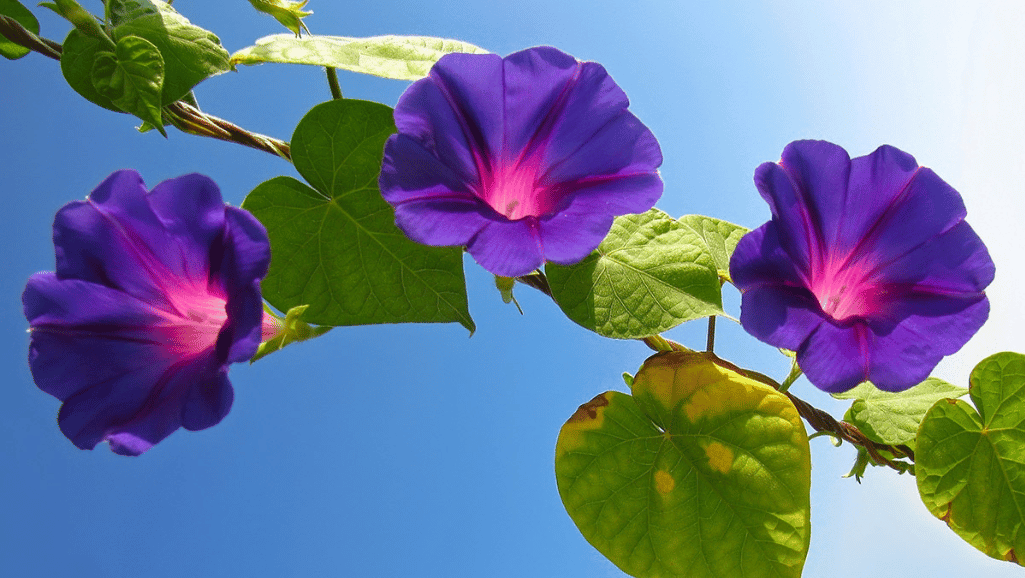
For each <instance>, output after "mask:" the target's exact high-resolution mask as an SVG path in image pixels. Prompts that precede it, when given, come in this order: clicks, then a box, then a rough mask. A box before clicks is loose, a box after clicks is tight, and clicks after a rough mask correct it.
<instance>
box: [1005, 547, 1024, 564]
mask: <svg viewBox="0 0 1025 578" xmlns="http://www.w3.org/2000/svg"><path fill="white" fill-rule="evenodd" d="M1004 560H1006V561H1008V562H1014V563H1015V564H1021V562H1019V561H1018V556H1017V555H1016V554H1015V553H1014V548H1011V549H1010V550H1008V551H1007V553H1006V554H1004Z"/></svg>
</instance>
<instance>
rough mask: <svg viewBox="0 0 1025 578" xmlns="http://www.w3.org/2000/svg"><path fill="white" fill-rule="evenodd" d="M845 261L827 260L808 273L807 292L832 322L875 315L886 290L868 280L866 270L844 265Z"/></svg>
mask: <svg viewBox="0 0 1025 578" xmlns="http://www.w3.org/2000/svg"><path fill="white" fill-rule="evenodd" d="M846 261H847V259H846V258H836V257H829V258H827V260H826V263H825V266H824V267H822V268H821V269H820V270H818V271H813V272H812V278H811V283H810V287H809V289H811V292H812V293H813V294H814V295H815V298H816V299H818V302H819V306H820V307H822V311H823V312H825V313H826V315H829V316H830V317H832V318H833V319H835V320H836V321H845V320H847V319H850V318H852V317H871V316H874V315H876V316H877V315H878V314H879V313H880V312H882V310H883V309H884V308H885V303H886V290H885V289H884V288H882V287H880V286H879V285H878V284H876V283H875V282H873V280H872V279H870V278H869V277H868V275H867V271H866V270H865V269H866V267H864V266H863V265H859V264H857V263H853V264H847V265H846V266H844V264H845V262H846Z"/></svg>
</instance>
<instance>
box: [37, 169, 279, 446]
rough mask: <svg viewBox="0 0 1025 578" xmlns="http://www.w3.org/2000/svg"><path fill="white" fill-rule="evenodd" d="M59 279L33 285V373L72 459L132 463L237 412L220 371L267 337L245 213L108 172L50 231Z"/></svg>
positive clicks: (210, 197) (264, 247)
mask: <svg viewBox="0 0 1025 578" xmlns="http://www.w3.org/2000/svg"><path fill="white" fill-rule="evenodd" d="M54 245H55V247H56V249H57V272H56V273H40V274H36V275H33V276H32V278H30V279H29V282H28V285H27V286H26V288H25V292H24V294H23V296H22V301H23V304H24V310H25V316H26V318H27V319H28V321H29V323H30V325H31V327H32V329H31V335H32V339H31V343H30V346H29V365H30V368H31V370H32V375H33V378H34V379H35V381H36V384H37V385H38V386H39V388H40V389H42V390H43V391H46V392H47V393H50V394H52V395H54V396H55V397H57V398H58V399H60V400H61V401H63V402H64V403H63V405H62V406H61V410H60V413H59V415H58V423H59V425H60V428H61V431H62V432H64V434H65V435H66V436H67V437H68V438H69V439H70V440H72V442H74V443H75V445H77V446H78V447H80V448H86V449H91V448H93V447H94V446H95V445H96V444H98V443H100V442H102V441H104V440H107V441H109V442H110V446H111V449H112V450H113V451H115V452H117V453H121V454H126V455H138V454H139V453H141V452H144V451H146V450H147V449H149V448H150V447H152V446H153V444H156V443H157V442H159V441H160V440H162V439H163V438H165V437H166V436H168V435H169V434H170V433H171V432H173V431H174V430H176V429H178V428H179V427H182V426H184V427H186V428H188V429H202V428H205V427H209V426H211V425H213V424H215V423H217V422H219V421H220V420H221V419H223V417H224V416H225V415H226V414H227V412H228V410H229V409H230V407H231V402H232V399H233V392H232V389H231V386H230V383H229V382H228V380H227V365H228V364H229V363H231V362H236V361H244V360H246V359H249V358H251V357H252V355H253V353H255V351H256V348H257V346H258V345H259V343H260V340H261V333H262V320H263V319H262V318H263V311H262V309H263V308H262V300H261V298H260V290H259V283H260V280H261V279H262V278H263V276H264V275H266V273H267V268H268V265H269V262H270V247H269V242H268V240H267V232H266V230H265V229H264V227H263V226H262V225H261V224H260V223H259V221H257V220H256V219H255V218H254V217H253V216H252V215H250V214H249V213H247V212H245V211H242V210H241V209H235V208H232V207H226V206H225V205H224V204H223V202H222V201H221V197H220V192H219V191H218V189H217V187H216V185H215V184H214V183H213V182H212V181H210V180H209V179H207V178H206V177H202V176H200V175H187V176H185V177H180V178H178V179H172V180H169V181H165V182H164V183H161V184H160V185H158V186H157V187H156V188H155V189H154V191H153V192H152V193H147V192H146V190H145V187H144V186H143V184H142V180H141V179H140V178H139V176H138V174H136V173H134V172H131V171H121V172H118V173H115V174H113V175H111V177H109V178H108V179H107V180H106V181H104V182H103V183H102V184H101V185H100V186H99V187H97V189H96V190H95V191H94V192H93V193H92V194H91V195H90V197H89V199H88V200H87V201H86V202H75V203H70V204H69V205H67V206H66V207H64V208H63V209H61V211H60V212H59V213H58V214H57V217H56V218H55V222H54Z"/></svg>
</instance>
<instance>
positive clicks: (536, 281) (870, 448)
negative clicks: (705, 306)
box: [0, 15, 915, 472]
mask: <svg viewBox="0 0 1025 578" xmlns="http://www.w3.org/2000/svg"><path fill="white" fill-rule="evenodd" d="M0 35H3V36H4V37H6V38H7V39H8V40H10V41H11V42H14V43H15V44H18V45H20V46H24V47H25V48H28V49H29V50H32V51H34V52H38V53H39V54H42V55H43V56H46V57H49V58H52V59H54V60H58V61H59V60H60V57H61V53H62V46H61V44H60V43H58V42H54V41H53V40H49V39H47V38H43V37H40V36H37V35H36V34H33V33H32V32H31V31H29V30H27V29H26V28H25V27H24V26H22V25H21V24H20V23H19V22H18V21H16V20H14V19H13V18H11V17H9V16H4V15H0ZM327 70H328V72H327V74H328V84H329V86H330V87H331V92H332V96H333V97H334V98H341V89H340V87H339V88H338V89H337V92H336V87H337V82H338V81H337V75H332V73H333V72H334V70H333V69H330V68H328V69H327ZM332 76H334V78H332ZM163 113H164V120H166V121H167V122H168V123H170V124H171V125H172V126H174V127H175V128H177V129H178V130H181V131H182V132H186V133H188V134H194V135H197V136H205V137H210V138H215V139H218V140H223V141H227V142H233V143H236V144H240V145H243V146H247V147H250V148H254V149H257V150H262V151H264V152H268V153H270V154H272V155H275V156H278V157H281V158H283V159H285V160H287V161H289V162H291V160H292V157H291V149H290V148H289V144H288V143H287V142H285V141H283V140H279V139H276V138H273V137H269V136H265V135H262V134H258V133H253V132H250V131H247V130H245V129H243V128H242V127H239V126H237V125H235V124H232V123H231V122H228V121H226V120H224V119H221V118H217V117H215V116H211V115H208V114H206V113H204V112H202V111H201V110H199V108H197V107H196V106H194V105H192V104H190V103H188V102H185V101H184V100H179V101H176V102H173V103H171V104H169V105H167V106H165V107H164V109H163ZM516 280H517V281H519V282H520V283H523V284H524V285H529V286H530V287H533V288H534V289H537V290H538V291H541V292H542V293H544V294H545V295H548V296H549V297H552V289H551V286H549V284H548V279H547V277H545V275H544V273H542V272H540V271H537V272H535V273H531V274H529V275H524V276H521V277H517V278H516ZM642 341H643V342H644V344H645V345H647V346H648V347H650V348H651V349H652V350H654V351H691V349H689V348H687V347H685V346H683V345H681V344H679V343H676V342H673V341H669V340H667V339H665V338H664V337H662V336H660V335H654V336H651V337H645V338H644V339H643V340H642ZM714 345H715V317H711V318H710V319H709V323H708V338H707V345H706V347H707V350H708V351H709V352H711V351H712V349H713V347H714ZM747 373H748V374H749V377H753V378H755V379H757V380H758V381H762V382H764V383H767V384H768V385H771V386H773V387H774V388H776V389H777V390H779V389H780V388H781V386H780V384H779V383H777V382H776V381H775V380H772V379H771V378H768V377H766V376H764V375H761V374H757V373H754V372H747ZM783 393H784V395H786V396H787V397H788V398H790V401H791V402H792V403H793V404H794V407H796V408H797V411H798V413H799V414H800V415H801V417H803V418H804V419H805V421H807V422H808V424H809V425H811V427H812V428H814V429H815V431H819V432H826V433H829V434H831V435H833V436H835V437H837V438H839V439H843V440H847V441H848V442H850V443H852V444H854V445H856V446H859V447H862V448H865V451H866V452H868V454H869V456H870V457H871V458H872V460H873V461H874V462H875V463H876V464H879V465H886V466H889V467H891V468H893V469H895V470H897V471H899V472H904V471H907V469H908V464H907V463H904V462H894V461H891V460H890V459H888V458H886V457H885V456H883V455H882V454H881V453H880V452H889V453H890V454H892V455H894V456H896V457H897V458H908V459H910V460H911V461H914V459H915V454H914V452H913V451H912V450H911V448H909V447H908V446H905V445H897V446H893V445H888V444H880V443H876V442H874V441H872V440H870V439H869V438H868V437H867V436H865V434H864V433H862V432H861V430H859V429H858V428H857V427H855V426H853V425H851V424H849V423H847V422H845V421H837V420H836V419H835V418H834V417H833V416H831V415H830V414H829V413H827V412H825V411H823V410H821V409H818V408H816V407H814V406H812V405H811V404H809V403H808V402H806V401H804V400H802V399H800V398H798V397H796V396H794V395H793V394H792V393H790V392H789V391H784V392H783Z"/></svg>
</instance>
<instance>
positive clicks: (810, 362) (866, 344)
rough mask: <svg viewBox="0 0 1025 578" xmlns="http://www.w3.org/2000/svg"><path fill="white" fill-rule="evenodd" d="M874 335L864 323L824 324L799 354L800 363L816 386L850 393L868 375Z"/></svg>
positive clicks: (809, 379)
mask: <svg viewBox="0 0 1025 578" xmlns="http://www.w3.org/2000/svg"><path fill="white" fill-rule="evenodd" d="M873 339H874V335H873V334H872V332H871V331H869V329H868V328H867V327H866V326H865V325H864V324H862V323H857V322H856V323H850V324H837V323H833V322H828V321H827V322H823V323H821V324H820V325H819V326H818V327H817V328H816V329H815V331H814V332H812V334H811V335H810V336H809V337H808V339H807V340H806V341H805V343H804V345H803V346H802V347H801V348H800V349H799V350H798V351H797V363H798V365H799V366H800V367H801V370H802V371H803V372H804V374H805V375H806V376H807V377H808V381H810V382H811V383H812V384H813V385H814V386H815V387H817V388H819V389H821V390H823V391H827V392H829V393H840V392H844V391H847V390H849V389H851V388H853V387H854V386H856V385H858V384H859V383H861V382H863V381H865V380H867V379H868V376H869V362H870V353H869V350H870V348H871V347H872V345H873V344H872V340H873Z"/></svg>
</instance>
